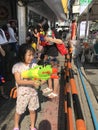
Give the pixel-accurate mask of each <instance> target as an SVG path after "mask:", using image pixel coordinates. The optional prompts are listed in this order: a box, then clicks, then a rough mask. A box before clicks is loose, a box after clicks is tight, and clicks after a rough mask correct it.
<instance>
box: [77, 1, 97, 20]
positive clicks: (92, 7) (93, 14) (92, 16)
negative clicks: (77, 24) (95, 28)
mask: <svg viewBox="0 0 98 130" xmlns="http://www.w3.org/2000/svg"><path fill="white" fill-rule="evenodd" d="M87 15H89V18H88V19H89V20H92V21H94V20H98V0H92V2H91V3H90V4H89V5H88V6H87V8H86V9H85V10H84V11H83V13H82V14H81V15H80V16H79V21H86V18H87Z"/></svg>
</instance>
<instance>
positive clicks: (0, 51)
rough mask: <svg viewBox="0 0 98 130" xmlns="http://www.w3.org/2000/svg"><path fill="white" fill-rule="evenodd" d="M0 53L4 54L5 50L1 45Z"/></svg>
mask: <svg viewBox="0 0 98 130" xmlns="http://www.w3.org/2000/svg"><path fill="white" fill-rule="evenodd" d="M0 53H1V54H2V56H5V51H4V50H3V48H2V47H1V46H0Z"/></svg>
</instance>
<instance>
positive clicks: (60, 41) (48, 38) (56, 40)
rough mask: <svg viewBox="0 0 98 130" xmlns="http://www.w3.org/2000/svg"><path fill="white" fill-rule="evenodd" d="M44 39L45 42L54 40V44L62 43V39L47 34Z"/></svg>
mask: <svg viewBox="0 0 98 130" xmlns="http://www.w3.org/2000/svg"><path fill="white" fill-rule="evenodd" d="M44 39H45V41H47V42H54V43H56V44H62V43H63V41H62V40H61V39H56V38H52V37H47V36H45V38H44Z"/></svg>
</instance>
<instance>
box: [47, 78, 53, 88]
mask: <svg viewBox="0 0 98 130" xmlns="http://www.w3.org/2000/svg"><path fill="white" fill-rule="evenodd" d="M48 87H49V88H50V89H51V90H52V89H53V88H52V79H48Z"/></svg>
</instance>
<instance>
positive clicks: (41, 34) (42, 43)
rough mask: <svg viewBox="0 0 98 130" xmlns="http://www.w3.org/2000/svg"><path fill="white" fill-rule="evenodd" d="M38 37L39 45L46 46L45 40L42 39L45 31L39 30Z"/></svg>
mask: <svg viewBox="0 0 98 130" xmlns="http://www.w3.org/2000/svg"><path fill="white" fill-rule="evenodd" d="M39 37H40V45H41V46H46V45H47V42H46V41H45V40H44V37H45V32H44V31H41V32H40V33H39Z"/></svg>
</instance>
